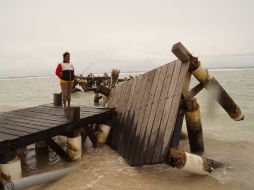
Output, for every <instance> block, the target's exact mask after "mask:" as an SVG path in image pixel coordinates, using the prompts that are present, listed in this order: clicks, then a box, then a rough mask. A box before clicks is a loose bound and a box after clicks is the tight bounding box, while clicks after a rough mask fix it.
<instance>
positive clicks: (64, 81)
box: [56, 52, 75, 112]
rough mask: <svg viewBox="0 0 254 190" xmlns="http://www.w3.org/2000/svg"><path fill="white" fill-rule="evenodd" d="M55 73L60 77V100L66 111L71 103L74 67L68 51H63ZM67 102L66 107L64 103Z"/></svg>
mask: <svg viewBox="0 0 254 190" xmlns="http://www.w3.org/2000/svg"><path fill="white" fill-rule="evenodd" d="M56 75H57V76H58V77H59V79H60V85H61V89H62V101H63V104H64V111H65V112H66V111H67V109H68V107H70V105H71V90H72V86H73V80H74V78H75V75H74V67H73V65H72V64H71V63H70V53H69V52H65V53H64V54H63V62H62V63H59V64H58V65H57V68H56ZM67 102H68V107H67V105H66V103H67Z"/></svg>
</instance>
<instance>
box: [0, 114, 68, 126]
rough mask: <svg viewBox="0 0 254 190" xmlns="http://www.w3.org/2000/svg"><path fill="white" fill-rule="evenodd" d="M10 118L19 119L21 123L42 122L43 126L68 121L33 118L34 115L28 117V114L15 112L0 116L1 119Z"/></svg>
mask: <svg viewBox="0 0 254 190" xmlns="http://www.w3.org/2000/svg"><path fill="white" fill-rule="evenodd" d="M6 119H8V120H12V121H19V122H22V123H30V124H35V125H36V124H38V122H39V123H40V124H43V125H45V126H55V125H61V124H64V123H66V122H68V121H67V120H65V119H64V120H61V118H59V120H56V121H51V120H47V119H43V118H34V117H29V115H26V116H24V115H16V114H12V113H8V114H6V115H5V117H3V118H1V120H2V121H4V120H6Z"/></svg>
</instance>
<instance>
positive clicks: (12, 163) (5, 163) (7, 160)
mask: <svg viewBox="0 0 254 190" xmlns="http://www.w3.org/2000/svg"><path fill="white" fill-rule="evenodd" d="M0 171H1V178H2V179H3V180H4V181H6V182H8V181H12V180H15V179H19V178H21V177H22V169H21V162H20V158H19V157H18V155H17V151H16V150H14V151H11V152H8V153H6V154H5V155H0Z"/></svg>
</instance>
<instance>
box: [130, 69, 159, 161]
mask: <svg viewBox="0 0 254 190" xmlns="http://www.w3.org/2000/svg"><path fill="white" fill-rule="evenodd" d="M155 71H156V70H152V71H149V72H148V73H147V74H146V75H145V76H146V80H145V81H144V83H143V85H142V87H141V89H140V96H139V100H138V105H137V106H138V107H137V108H136V110H137V111H136V112H135V115H134V122H133V124H132V125H131V128H135V129H134V131H135V132H134V133H133V135H132V137H131V138H130V139H128V140H129V141H131V144H130V146H129V147H130V150H127V152H129V155H127V156H128V158H127V161H128V163H129V164H131V163H130V160H132V159H133V156H134V155H135V150H134V149H135V146H136V143H137V140H138V139H137V137H138V135H139V133H140V126H139V125H138V122H139V121H140V120H142V117H143V114H144V111H145V108H146V104H147V99H148V97H149V93H150V89H151V84H152V81H153V78H154V75H155Z"/></svg>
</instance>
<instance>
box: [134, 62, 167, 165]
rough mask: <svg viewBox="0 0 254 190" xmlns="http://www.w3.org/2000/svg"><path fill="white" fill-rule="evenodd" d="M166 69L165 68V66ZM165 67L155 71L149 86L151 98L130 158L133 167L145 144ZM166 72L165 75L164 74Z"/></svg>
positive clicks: (140, 119) (138, 128)
mask: <svg viewBox="0 0 254 190" xmlns="http://www.w3.org/2000/svg"><path fill="white" fill-rule="evenodd" d="M164 67H165V66H164ZM164 67H163V66H162V67H160V68H158V69H156V70H155V76H154V79H153V80H152V81H151V83H150V84H149V86H150V89H149V96H147V97H146V100H145V101H146V105H145V107H144V109H143V110H142V112H143V114H142V116H141V117H140V118H139V121H138V126H139V127H137V130H136V138H135V140H134V143H133V145H134V146H133V145H132V150H133V151H132V153H131V155H130V158H129V163H131V165H135V162H136V161H135V159H138V157H139V153H140V150H141V147H142V144H143V137H144V134H145V131H146V127H147V124H148V118H149V115H150V112H151V108H152V105H155V104H156V103H155V102H154V97H155V96H156V89H157V88H158V83H159V80H160V78H161V76H162V75H164V76H165V73H166V71H165V72H164V71H163V70H164ZM163 72H164V74H163Z"/></svg>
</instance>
